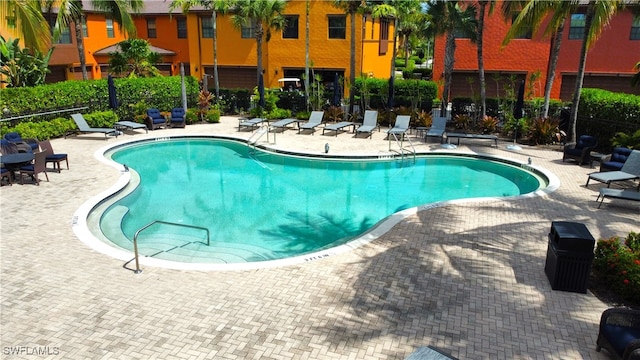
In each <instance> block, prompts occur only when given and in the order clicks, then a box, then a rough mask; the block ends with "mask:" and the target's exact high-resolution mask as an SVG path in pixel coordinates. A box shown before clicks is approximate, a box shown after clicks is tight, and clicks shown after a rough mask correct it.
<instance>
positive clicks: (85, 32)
mask: <svg viewBox="0 0 640 360" xmlns="http://www.w3.org/2000/svg"><path fill="white" fill-rule="evenodd" d="M82 37H83V38H86V37H89V30H88V28H87V18H86V17H84V16H83V17H82Z"/></svg>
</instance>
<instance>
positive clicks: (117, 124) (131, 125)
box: [113, 121, 149, 134]
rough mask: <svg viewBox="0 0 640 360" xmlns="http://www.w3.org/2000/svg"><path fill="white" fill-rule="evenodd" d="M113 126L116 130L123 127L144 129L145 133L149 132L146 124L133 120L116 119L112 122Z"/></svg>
mask: <svg viewBox="0 0 640 360" xmlns="http://www.w3.org/2000/svg"><path fill="white" fill-rule="evenodd" d="M113 127H114V128H115V129H116V130H124V129H130V130H137V129H144V131H145V133H147V134H148V133H149V128H148V127H147V125H145V124H140V123H137V122H135V121H116V122H115V123H114V124H113Z"/></svg>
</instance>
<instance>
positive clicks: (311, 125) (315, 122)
mask: <svg viewBox="0 0 640 360" xmlns="http://www.w3.org/2000/svg"><path fill="white" fill-rule="evenodd" d="M323 117H324V112H323V111H312V112H311V115H310V116H309V121H307V122H306V123H303V124H298V133H300V131H302V130H313V132H315V131H316V127H317V126H319V125H320V124H322V118H323ZM313 132H312V133H313Z"/></svg>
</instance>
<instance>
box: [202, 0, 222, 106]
mask: <svg viewBox="0 0 640 360" xmlns="http://www.w3.org/2000/svg"><path fill="white" fill-rule="evenodd" d="M217 19H218V14H217V12H216V11H215V9H214V10H213V13H212V14H211V23H212V25H213V82H214V85H215V89H216V102H217V101H218V99H219V98H220V81H219V80H218V21H217ZM205 90H208V89H205Z"/></svg>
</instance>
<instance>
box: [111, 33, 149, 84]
mask: <svg viewBox="0 0 640 360" xmlns="http://www.w3.org/2000/svg"><path fill="white" fill-rule="evenodd" d="M150 46H151V45H150V44H149V42H148V41H147V40H144V39H128V40H123V41H121V42H119V43H118V47H119V48H120V51H117V52H112V53H110V54H109V67H110V69H111V71H112V72H113V73H115V74H118V75H120V74H124V76H127V77H130V78H135V77H153V76H159V75H160V71H159V70H158V69H157V68H156V67H155V66H153V65H154V64H157V63H159V62H160V60H161V56H160V54H158V53H156V52H153V51H151V47H150Z"/></svg>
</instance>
